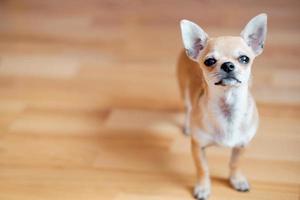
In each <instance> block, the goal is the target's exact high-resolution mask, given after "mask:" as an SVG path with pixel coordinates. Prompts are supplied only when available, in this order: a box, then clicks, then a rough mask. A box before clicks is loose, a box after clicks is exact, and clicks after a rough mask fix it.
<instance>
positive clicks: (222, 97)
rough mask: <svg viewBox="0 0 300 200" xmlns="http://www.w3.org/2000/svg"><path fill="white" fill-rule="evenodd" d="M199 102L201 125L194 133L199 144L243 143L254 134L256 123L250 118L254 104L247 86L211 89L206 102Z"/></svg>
mask: <svg viewBox="0 0 300 200" xmlns="http://www.w3.org/2000/svg"><path fill="white" fill-rule="evenodd" d="M202 101H204V100H202ZM199 105H200V106H201V110H202V116H201V120H202V123H201V124H202V127H198V129H197V131H196V137H197V138H199V139H200V141H201V144H202V145H203V146H206V145H209V144H217V145H221V146H226V147H234V146H244V145H246V144H247V143H249V141H250V140H251V139H252V138H253V136H254V135H255V132H256V128H257V124H253V123H252V120H251V119H253V115H254V114H255V111H256V110H255V104H254V101H253V99H252V98H250V96H249V94H248V89H247V88H234V89H230V90H229V91H226V92H219V93H214V94H212V95H211V96H208V101H206V103H205V102H200V104H199Z"/></svg>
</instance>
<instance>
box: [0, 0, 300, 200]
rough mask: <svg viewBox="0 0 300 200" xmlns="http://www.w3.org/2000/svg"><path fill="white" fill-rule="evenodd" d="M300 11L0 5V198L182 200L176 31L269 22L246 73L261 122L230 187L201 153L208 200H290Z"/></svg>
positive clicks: (212, 153)
mask: <svg viewBox="0 0 300 200" xmlns="http://www.w3.org/2000/svg"><path fill="white" fill-rule="evenodd" d="M299 9H300V1H298V0H287V1H281V0H274V1H268V0H260V1H258V0H255V1H253V0H251V1H250V0H245V1H241V2H240V1H226V3H224V1H218V0H216V1H207V0H203V1H202V0H199V1H196V0H188V1H180V0H166V1H159V0H153V1H138V0H131V1H129V0H125V1H110V0H102V1H97V0H78V1H56V0H44V1H38V0H11V1H0V199H1V200H19V199H22V200H23V199H25V200H27V199H28V200H40V199H44V200H53V199H55V200H60V199H61V200H66V199H73V200H77V199H101V200H102V199H103V200H108V199H111V200H140V199H142V200H168V199H172V200H177V199H178V200H179V199H180V200H182V199H184V200H185V199H186V200H188V199H193V197H192V195H191V191H192V187H193V184H194V181H195V168H194V165H193V161H192V157H191V153H190V141H189V138H186V137H184V136H183V135H182V134H181V131H180V126H181V124H182V122H183V113H182V111H183V110H182V107H183V106H182V102H181V100H180V95H179V90H178V84H177V81H176V73H175V63H176V59H177V56H178V55H179V53H180V50H181V48H182V43H181V37H180V32H179V20H180V19H182V18H186V19H190V20H193V21H196V22H197V23H199V24H201V26H202V27H203V28H204V29H205V30H206V31H207V32H208V33H209V35H211V36H218V35H237V34H239V32H240V31H241V29H242V28H243V26H244V25H245V24H246V22H247V21H248V20H249V19H250V18H251V17H253V16H255V15H256V14H258V13H260V12H266V13H268V15H269V22H268V24H269V32H268V37H267V43H266V47H265V51H264V53H263V54H262V56H260V57H258V58H257V60H256V61H255V63H254V70H253V74H254V75H253V76H254V78H253V79H254V83H253V93H254V96H255V98H256V100H257V102H258V108H259V112H260V118H261V124H260V128H259V131H258V134H257V136H256V138H255V139H254V141H253V142H252V144H251V146H250V149H249V150H248V152H246V155H245V159H244V160H243V168H244V169H245V173H246V174H247V175H248V178H249V179H250V181H251V185H252V191H251V192H249V193H245V194H241V193H238V192H236V191H234V190H233V189H231V188H230V186H229V183H228V180H227V177H228V173H229V169H228V162H229V153H230V152H229V149H225V148H210V149H208V158H209V166H210V170H211V175H212V189H213V191H212V196H211V198H210V199H211V200H220V199H230V200H247V199H264V200H298V199H299V193H300V189H299V188H300V145H299V144H300V126H299V123H300V66H299V59H298V58H299V56H300V38H299V33H300V23H299V21H300V12H299Z"/></svg>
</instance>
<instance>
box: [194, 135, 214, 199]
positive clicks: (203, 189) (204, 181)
mask: <svg viewBox="0 0 300 200" xmlns="http://www.w3.org/2000/svg"><path fill="white" fill-rule="evenodd" d="M192 154H193V158H194V161H195V164H196V170H197V182H196V185H195V188H194V196H195V198H196V199H197V200H206V199H207V198H208V196H209V194H210V179H209V171H208V165H207V161H206V156H205V149H204V148H202V147H201V145H200V143H199V142H198V141H197V140H196V139H194V138H192Z"/></svg>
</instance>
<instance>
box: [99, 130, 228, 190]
mask: <svg viewBox="0 0 300 200" xmlns="http://www.w3.org/2000/svg"><path fill="white" fill-rule="evenodd" d="M171 143H172V139H170V138H164V137H160V136H158V135H157V134H153V133H151V132H146V131H143V132H141V131H140V130H128V129H125V130H120V129H118V130H110V131H109V132H108V133H105V134H104V135H103V134H99V137H97V144H98V145H99V157H98V158H99V159H98V160H97V161H96V164H95V165H96V166H95V167H96V168H97V167H99V168H102V167H105V168H110V169H112V170H116V171H118V170H119V171H121V172H122V171H126V172H127V173H128V172H129V173H131V174H132V175H133V176H132V178H130V181H137V182H140V180H141V178H140V176H141V177H143V180H145V182H143V184H151V181H152V183H153V185H154V184H155V177H156V178H157V179H158V180H159V181H160V182H164V184H172V185H173V186H174V185H175V186H176V187H177V188H185V190H188V191H189V192H190V193H192V190H193V186H194V183H195V177H196V171H195V169H194V167H193V161H192V158H191V156H190V161H189V163H187V165H189V167H187V169H186V171H184V170H182V167H181V170H178V167H176V165H179V164H180V165H183V166H184V165H185V163H176V162H177V159H176V156H177V155H176V154H174V153H173V152H172V151H170V144H171ZM179 160H180V159H179ZM191 165H192V171H191ZM153 177H154V178H153ZM123 181H126V180H123ZM212 182H213V184H214V183H218V184H222V185H224V186H226V187H228V186H229V184H228V180H226V179H224V178H219V177H212Z"/></svg>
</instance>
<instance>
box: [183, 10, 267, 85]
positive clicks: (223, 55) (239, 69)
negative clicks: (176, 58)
mask: <svg viewBox="0 0 300 200" xmlns="http://www.w3.org/2000/svg"><path fill="white" fill-rule="evenodd" d="M180 25H181V31H182V39H183V44H184V47H185V49H186V53H187V55H188V57H189V58H190V59H192V60H193V61H195V62H198V63H199V65H200V67H201V68H202V71H203V74H204V76H205V79H206V82H207V83H208V84H209V85H215V86H229V87H232V86H239V85H241V84H243V83H248V81H249V79H250V75H251V66H252V63H253V60H254V58H255V57H256V56H258V55H259V54H261V53H262V51H263V47H264V42H265V39H266V33H267V15H266V14H260V15H258V16H256V17H254V18H253V19H251V20H250V21H249V23H248V24H247V25H246V27H245V28H244V30H243V31H242V32H241V34H240V36H237V37H231V36H224V37H216V38H209V37H208V35H207V34H206V33H205V32H204V31H203V29H202V28H200V27H199V26H198V25H196V24H195V23H193V22H191V21H188V20H182V21H181V23H180Z"/></svg>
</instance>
